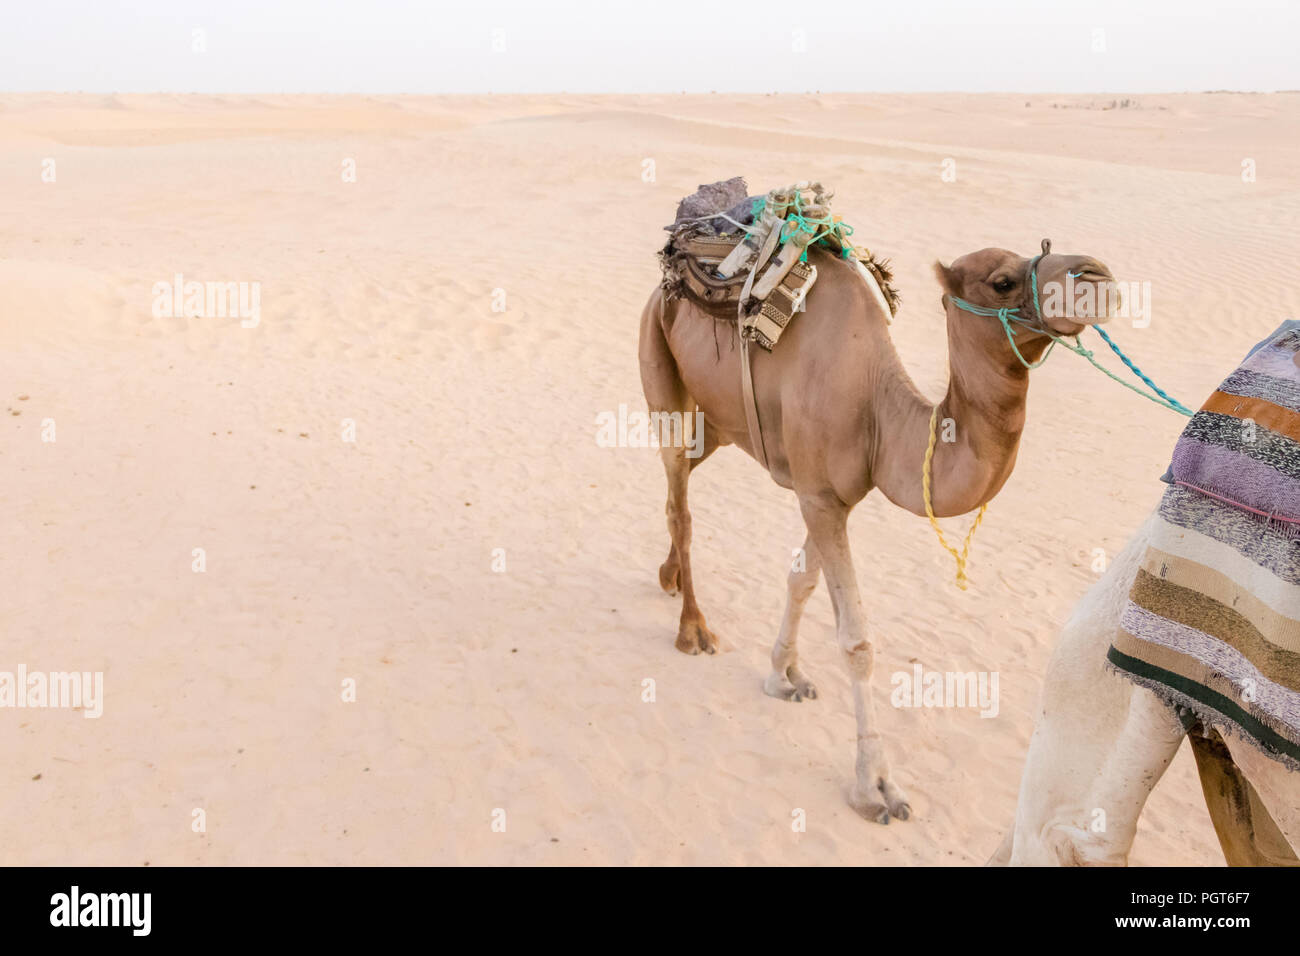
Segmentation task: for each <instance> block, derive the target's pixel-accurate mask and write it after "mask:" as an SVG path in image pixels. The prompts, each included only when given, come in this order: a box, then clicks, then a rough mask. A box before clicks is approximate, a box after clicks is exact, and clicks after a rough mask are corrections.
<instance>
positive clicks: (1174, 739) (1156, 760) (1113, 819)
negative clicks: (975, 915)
mask: <svg viewBox="0 0 1300 956" xmlns="http://www.w3.org/2000/svg"><path fill="white" fill-rule="evenodd" d="M1186 734H1187V731H1186V729H1185V728H1184V727H1183V725H1182V723H1181V722H1180V721H1179V719H1178V717H1177V715H1176V714H1175V713H1174V709H1173V708H1172V707H1170V706H1169V705H1168V704H1166V703H1165V702H1164V701H1162V700H1161V699H1160V698H1158V697H1157V696H1156V695H1155V694H1153V693H1152V692H1151V691H1149V690H1147V689H1146V688H1144V687H1133V688H1132V691H1131V697H1130V699H1129V707H1128V716H1127V718H1126V719H1125V721H1124V726H1123V729H1122V730H1121V731H1120V733H1119V736H1118V737H1117V738H1116V740H1115V742H1114V743H1113V744H1112V745H1111V748H1110V752H1109V754H1108V755H1107V758H1106V763H1105V765H1104V766H1103V767H1102V770H1101V773H1100V774H1099V775H1098V777H1097V779H1096V780H1095V781H1094V782H1093V785H1092V787H1090V788H1089V791H1088V796H1087V798H1086V799H1085V801H1084V805H1083V807H1081V808H1076V811H1075V815H1074V816H1073V818H1066V819H1059V818H1058V819H1057V820H1056V821H1054V822H1053V823H1052V824H1050V825H1049V826H1048V828H1047V830H1046V832H1045V834H1044V842H1045V843H1046V845H1047V846H1048V847H1049V848H1050V849H1051V850H1052V851H1053V852H1054V854H1055V856H1056V858H1057V861H1059V862H1060V863H1063V864H1065V865H1067V866H1126V865H1127V864H1128V854H1129V850H1130V849H1131V848H1132V846H1133V838H1134V837H1135V836H1136V835H1137V824H1138V817H1139V816H1140V815H1141V814H1142V808H1143V807H1144V806H1145V805H1146V802H1147V797H1149V796H1150V795H1151V791H1152V790H1153V789H1154V788H1155V785H1156V784H1157V783H1158V782H1159V780H1160V778H1161V777H1162V776H1164V772H1165V770H1167V769H1168V767H1169V763H1170V761H1172V760H1173V759H1174V754H1176V753H1177V752H1178V747H1179V745H1180V744H1182V742H1183V738H1184V737H1185V736H1186Z"/></svg>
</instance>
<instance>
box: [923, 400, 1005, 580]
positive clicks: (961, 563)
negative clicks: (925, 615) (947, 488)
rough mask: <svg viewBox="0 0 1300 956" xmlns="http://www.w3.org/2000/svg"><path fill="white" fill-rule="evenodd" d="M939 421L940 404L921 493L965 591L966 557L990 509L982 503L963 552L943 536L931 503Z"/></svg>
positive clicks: (932, 425) (932, 419)
mask: <svg viewBox="0 0 1300 956" xmlns="http://www.w3.org/2000/svg"><path fill="white" fill-rule="evenodd" d="M938 422H939V406H938V405H935V406H934V411H933V412H931V413H930V444H929V445H928V446H927V447H926V449H925V464H923V465H922V466H921V495H922V497H923V498H924V499H925V515H926V517H927V518H929V519H930V527H931V528H933V529H934V533H935V534H937V535H938V536H939V543H940V544H941V545H943V549H944V550H945V551H947V552H948V553H949V554H951V555H952V556H953V557H954V558H955V559H956V560H957V587H959V588H961V589H962V590H963V591H965V590H966V559H967V557H968V556H969V555H970V539H971V538H973V537H975V529H976V528H978V527H979V526H980V522H981V521H983V520H984V512H985V511H987V510H988V507H989V506H988V502H985V503H984V504H982V505H980V511H979V514H977V515H976V516H975V523H974V524H973V525H971V526H970V531H968V532H966V541H965V543H964V544H963V545H962V546H961V554H958V553H957V549H956V548H954V547H952V545H950V544H948V540H947V539H946V538H945V537H944V536H943V529H941V528H940V527H939V522H938V521H936V520H935V517H934V508H933V507H931V505H930V463H931V461H932V460H933V459H934V443H935V439H936V438H937V437H938V431H937V430H936V425H937V424H938Z"/></svg>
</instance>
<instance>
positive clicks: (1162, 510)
mask: <svg viewBox="0 0 1300 956" xmlns="http://www.w3.org/2000/svg"><path fill="white" fill-rule="evenodd" d="M1297 353H1300V332H1297V331H1287V332H1284V333H1282V334H1281V335H1279V336H1277V337H1276V338H1274V339H1273V340H1272V341H1271V342H1270V343H1269V344H1268V345H1266V346H1265V347H1264V348H1262V349H1259V350H1258V351H1256V352H1254V353H1253V354H1252V355H1251V356H1250V357H1249V358H1248V359H1247V360H1246V361H1245V362H1244V363H1243V364H1242V365H1241V366H1240V367H1239V368H1238V369H1237V370H1236V371H1234V372H1233V373H1232V374H1231V375H1230V376H1228V378H1227V379H1226V380H1225V381H1224V382H1223V384H1221V385H1220V386H1219V388H1218V389H1217V390H1216V391H1215V392H1214V394H1213V395H1211V396H1210V398H1209V400H1207V401H1206V403H1205V404H1204V405H1203V406H1202V407H1201V409H1200V411H1198V412H1197V413H1196V414H1195V415H1194V416H1193V417H1192V419H1191V420H1190V421H1189V422H1188V424H1187V427H1186V428H1185V429H1184V431H1183V434H1182V436H1181V437H1180V438H1179V440H1178V443H1177V445H1176V446H1175V448H1174V456H1173V466H1172V481H1173V484H1172V485H1171V487H1169V489H1168V490H1167V491H1166V492H1165V494H1164V497H1163V499H1162V500H1161V502H1160V507H1159V509H1158V514H1157V515H1156V517H1155V518H1154V519H1153V521H1154V522H1155V526H1154V529H1153V532H1152V537H1151V541H1150V544H1149V546H1148V548H1147V552H1146V555H1145V556H1144V558H1143V561H1142V566H1141V568H1140V569H1139V570H1138V573H1137V578H1136V579H1135V580H1134V583H1133V587H1132V590H1131V592H1130V594H1129V600H1128V602H1127V604H1126V605H1125V608H1124V612H1123V616H1122V617H1121V620H1120V630H1119V633H1118V634H1117V635H1116V636H1115V639H1114V640H1113V642H1112V645H1111V648H1110V651H1109V652H1108V654H1107V661H1108V663H1109V666H1110V667H1111V668H1113V669H1114V670H1116V671H1118V672H1119V673H1121V674H1123V675H1124V676H1126V677H1128V678H1129V679H1131V680H1133V681H1135V682H1136V683H1138V684H1140V685H1142V686H1144V687H1148V688H1150V689H1151V690H1153V691H1155V692H1156V693H1157V694H1158V695H1160V696H1161V697H1163V698H1164V699H1165V700H1167V701H1169V702H1171V703H1173V704H1175V705H1178V706H1181V707H1186V708H1188V709H1190V710H1191V711H1192V713H1194V714H1195V715H1196V716H1197V717H1198V718H1199V719H1200V720H1201V721H1202V722H1203V723H1204V724H1206V725H1207V726H1211V727H1215V728H1217V729H1220V730H1221V731H1226V732H1228V733H1233V734H1236V735H1237V736H1238V737H1239V738H1242V739H1245V740H1246V741H1248V742H1250V743H1251V744H1253V745H1254V746H1256V747H1257V748H1258V749H1260V750H1261V751H1262V752H1264V753H1265V754H1267V755H1269V756H1270V757H1273V758H1274V759H1276V760H1279V761H1281V762H1282V763H1284V764H1285V765H1286V766H1287V767H1288V768H1290V769H1292V770H1300V367H1297V365H1296V363H1295V358H1296V355H1297Z"/></svg>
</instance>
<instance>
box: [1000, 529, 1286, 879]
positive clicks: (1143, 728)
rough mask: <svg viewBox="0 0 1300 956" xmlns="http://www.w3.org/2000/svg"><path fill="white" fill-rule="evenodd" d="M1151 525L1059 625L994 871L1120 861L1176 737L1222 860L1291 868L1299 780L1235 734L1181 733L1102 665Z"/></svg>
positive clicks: (1167, 713) (1174, 718)
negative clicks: (1186, 743) (1187, 753)
mask: <svg viewBox="0 0 1300 956" xmlns="http://www.w3.org/2000/svg"><path fill="white" fill-rule="evenodd" d="M1154 523H1155V516H1154V515H1153V516H1152V517H1151V518H1149V519H1148V520H1147V521H1146V522H1145V523H1144V524H1143V526H1142V527H1141V528H1140V529H1139V530H1138V532H1137V534H1136V535H1134V537H1133V539H1132V540H1131V541H1130V542H1129V543H1128V546H1127V547H1125V549H1124V550H1123V552H1122V553H1120V555H1119V556H1118V557H1117V558H1116V559H1115V560H1114V561H1113V562H1112V563H1111V565H1110V567H1109V569H1108V570H1107V571H1106V573H1105V574H1104V575H1103V576H1102V577H1101V579H1100V580H1099V581H1098V582H1097V583H1096V584H1095V585H1093V587H1092V588H1091V589H1090V590H1089V591H1088V593H1087V594H1086V595H1085V596H1084V597H1083V599H1082V600H1081V601H1080V602H1079V604H1078V605H1077V606H1076V607H1075V609H1074V613H1073V615H1072V616H1071V617H1070V620H1069V621H1068V622H1067V623H1066V625H1065V629H1064V630H1063V632H1062V634H1061V638H1060V642H1059V643H1058V645H1057V647H1056V650H1055V653H1054V654H1053V656H1052V659H1051V663H1050V665H1049V667H1048V672H1047V677H1046V680H1045V682H1044V686H1043V691H1042V699H1041V704H1040V713H1039V715H1038V721H1037V726H1036V727H1035V729H1034V734H1033V737H1032V739H1031V741H1030V744H1029V755H1028V757H1027V759H1026V762H1025V768H1024V774H1023V776H1022V778H1021V783H1020V796H1019V799H1018V801H1017V807H1016V819H1015V825H1014V828H1013V830H1012V831H1011V832H1010V833H1008V834H1007V837H1006V839H1004V840H1003V842H1002V845H1001V846H1000V847H999V848H998V850H997V852H996V853H995V854H994V855H993V858H992V859H991V860H990V861H989V863H990V864H992V865H1004V864H1007V863H1010V864H1012V865H1028V866H1062V865H1064V866H1098V865H1118V866H1123V865H1125V864H1127V862H1128V854H1129V850H1130V848H1131V847H1132V845H1133V837H1134V835H1135V834H1136V832H1137V822H1138V815H1139V814H1140V813H1141V812H1142V807H1143V805H1144V804H1145V803H1146V800H1147V797H1148V796H1149V795H1150V793H1151V791H1152V789H1153V788H1154V787H1155V785H1156V783H1157V782H1158V781H1159V780H1160V777H1161V775H1162V774H1163V773H1164V771H1165V769H1166V768H1167V767H1168V766H1169V763H1170V761H1171V760H1173V758H1174V754H1175V753H1177V751H1178V748H1179V746H1181V745H1182V742H1183V739H1184V738H1188V739H1190V740H1191V742H1192V748H1193V752H1194V754H1195V757H1196V763H1197V769H1198V772H1199V773H1200V777H1201V785H1202V790H1203V792H1204V794H1205V798H1206V803H1207V806H1208V808H1209V811H1210V817H1211V819H1212V821H1213V823H1214V827H1215V831H1216V832H1217V834H1218V837H1219V842H1220V844H1221V845H1222V847H1223V852H1224V856H1225V857H1226V859H1227V861H1228V863H1229V865H1233V866H1250V865H1283V866H1296V865H1300V860H1298V859H1297V855H1296V853H1297V850H1300V774H1296V773H1294V772H1292V771H1290V770H1288V769H1287V768H1286V767H1285V766H1284V765H1283V764H1282V763H1280V762H1277V761H1275V760H1273V759H1271V758H1270V757H1267V756H1265V755H1264V754H1263V753H1261V752H1260V751H1259V750H1256V749H1255V748H1254V747H1252V746H1250V745H1249V744H1247V743H1244V742H1243V741H1241V740H1239V739H1237V738H1236V737H1233V736H1229V737H1228V738H1227V739H1225V738H1222V737H1220V736H1219V735H1218V734H1212V735H1211V736H1208V737H1207V736H1204V735H1203V734H1202V733H1201V732H1200V730H1199V727H1197V728H1193V729H1192V731H1191V732H1190V733H1189V732H1188V730H1187V729H1185V727H1184V725H1183V723H1182V721H1181V720H1180V718H1179V717H1178V715H1177V714H1176V713H1175V711H1174V709H1173V708H1172V707H1170V706H1169V705H1168V704H1166V703H1164V702H1163V701H1162V700H1161V699H1160V698H1158V697H1157V696H1156V695H1155V694H1154V693H1152V692H1151V691H1149V690H1147V689H1145V688H1143V687H1139V686H1137V685H1136V684H1134V683H1131V682H1130V681H1128V680H1125V679H1124V678H1123V677H1120V676H1118V675H1117V674H1114V673H1112V672H1110V671H1108V670H1106V668H1105V666H1104V665H1105V660H1106V653H1107V650H1108V648H1109V646H1110V644H1111V641H1112V639H1113V638H1114V637H1115V634H1116V632H1117V631H1118V629H1119V627H1120V615H1121V613H1122V612H1123V610H1124V607H1125V603H1126V601H1127V600H1128V597H1129V592H1130V589H1131V588H1132V585H1133V581H1134V578H1135V577H1136V575H1137V572H1138V568H1139V565H1140V563H1141V561H1142V557H1143V555H1144V554H1145V552H1146V550H1147V546H1148V543H1149V542H1150V539H1151V531H1152V528H1153V525H1154ZM1098 811H1101V812H1100V813H1099V812H1098ZM1103 814H1104V816H1103ZM1102 820H1104V825H1102V826H1098V822H1099V821H1102Z"/></svg>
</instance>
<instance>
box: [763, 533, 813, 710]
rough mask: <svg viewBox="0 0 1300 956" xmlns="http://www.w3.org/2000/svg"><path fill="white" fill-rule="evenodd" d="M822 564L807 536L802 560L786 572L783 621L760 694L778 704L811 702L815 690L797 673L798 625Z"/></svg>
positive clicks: (809, 682)
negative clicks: (786, 587)
mask: <svg viewBox="0 0 1300 956" xmlns="http://www.w3.org/2000/svg"><path fill="white" fill-rule="evenodd" d="M821 573H822V563H821V558H820V557H818V555H817V548H816V547H815V546H814V545H813V541H812V536H811V535H810V536H809V537H808V538H807V540H805V541H804V543H803V560H802V561H799V562H796V563H794V564H793V565H792V566H791V568H790V579H789V582H788V588H789V593H788V596H787V597H786V602H785V617H783V618H782V619H781V633H780V634H778V635H777V638H776V643H775V644H773V645H772V673H771V674H769V675H768V677H767V680H766V681H765V682H764V684H763V692H764V693H765V694H768V695H770V696H772V697H779V698H781V699H782V700H793V701H801V700H803V699H804V698H807V699H808V700H814V699H816V697H817V688H815V687H813V684H812V681H810V680H809V679H808V678H807V677H805V676H804V675H803V672H802V671H800V670H799V646H798V642H799V622H800V621H801V620H802V619H803V609H804V605H806V604H807V603H808V599H809V598H810V597H812V594H813V591H815V590H817V578H818V577H820V576H821Z"/></svg>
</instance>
